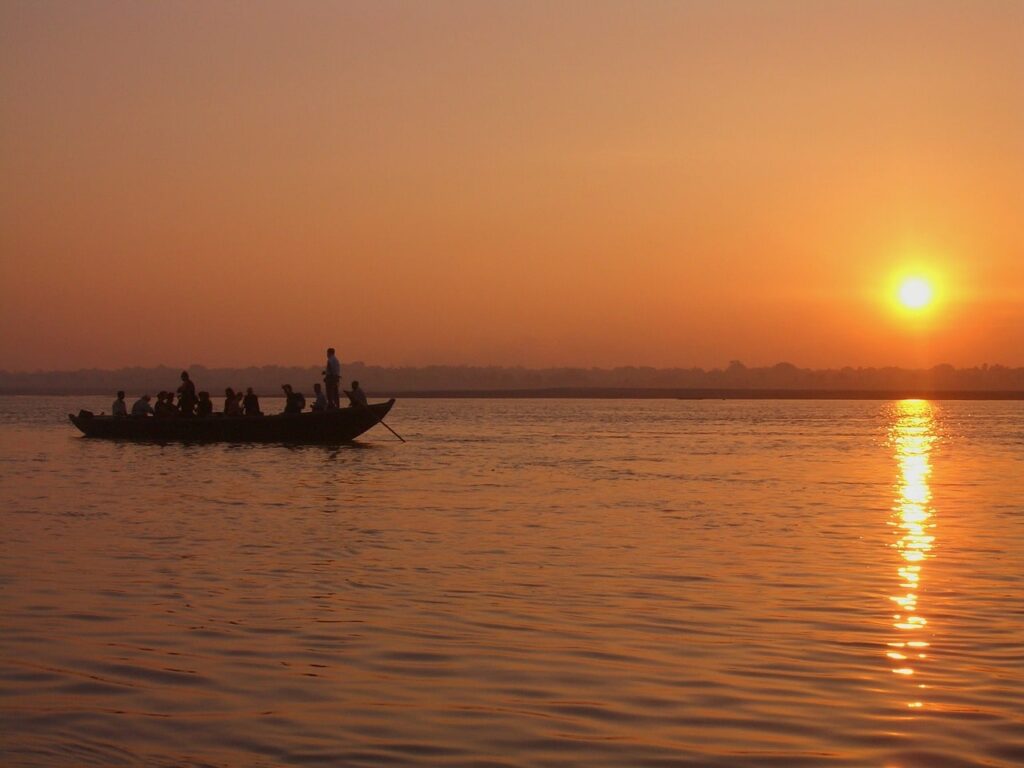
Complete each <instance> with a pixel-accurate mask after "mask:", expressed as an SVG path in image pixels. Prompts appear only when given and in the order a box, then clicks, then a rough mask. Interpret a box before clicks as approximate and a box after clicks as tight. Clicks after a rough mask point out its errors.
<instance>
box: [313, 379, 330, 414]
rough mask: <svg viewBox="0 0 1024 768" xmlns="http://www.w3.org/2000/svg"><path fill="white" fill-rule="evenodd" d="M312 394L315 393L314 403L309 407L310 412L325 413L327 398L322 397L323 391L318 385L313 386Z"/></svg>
mask: <svg viewBox="0 0 1024 768" xmlns="http://www.w3.org/2000/svg"><path fill="white" fill-rule="evenodd" d="M313 392H315V393H316V402H315V403H313V405H311V406H310V410H311V411H326V410H327V398H326V397H324V393H323V390H322V389H321V388H320V385H319V384H314V385H313Z"/></svg>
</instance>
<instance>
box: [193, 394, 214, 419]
mask: <svg viewBox="0 0 1024 768" xmlns="http://www.w3.org/2000/svg"><path fill="white" fill-rule="evenodd" d="M212 415H213V400H211V399H210V393H209V392H207V391H206V390H205V389H204V390H203V391H202V392H200V393H199V401H198V402H197V403H196V416H212Z"/></svg>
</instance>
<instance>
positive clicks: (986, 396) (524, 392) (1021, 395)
mask: <svg viewBox="0 0 1024 768" xmlns="http://www.w3.org/2000/svg"><path fill="white" fill-rule="evenodd" d="M365 389H366V390H367V394H368V395H369V397H371V398H374V399H380V398H390V397H394V398H398V399H403V398H404V399H410V398H423V399H431V398H434V399H436V398H455V399H458V398H468V399H487V398H492V399H519V400H530V399H581V400H587V399H590V400H911V399H920V400H1024V391H1022V390H1007V391H997V390H993V391H986V390H927V389H884V390H865V389H680V388H654V387H549V388H545V389H422V390H401V389H384V390H374V389H372V388H370V387H366V388H365ZM109 394H111V393H110V392H99V391H74V392H53V391H32V390H21V391H18V390H15V391H3V390H0V396H14V397H43V396H54V395H56V396H68V397H72V396H78V397H100V396H106V395H109ZM277 395H278V393H277V392H273V391H271V392H269V393H268V394H266V395H263V397H264V398H267V399H272V398H274V397H276V396H277Z"/></svg>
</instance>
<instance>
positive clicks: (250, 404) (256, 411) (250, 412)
mask: <svg viewBox="0 0 1024 768" xmlns="http://www.w3.org/2000/svg"><path fill="white" fill-rule="evenodd" d="M242 408H244V409H245V415H246V416H262V415H263V414H262V413H260V399H259V398H258V397H256V393H255V392H253V391H252V387H249V388H248V389H247V390H245V397H244V398H243V399H242Z"/></svg>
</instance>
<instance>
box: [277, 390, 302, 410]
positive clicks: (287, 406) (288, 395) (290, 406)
mask: <svg viewBox="0 0 1024 768" xmlns="http://www.w3.org/2000/svg"><path fill="white" fill-rule="evenodd" d="M281 389H283V390H284V411H283V413H302V411H303V410H305V408H306V398H305V397H303V396H302V393H301V392H296V391H294V390H293V389H292V385H291V384H282V385H281Z"/></svg>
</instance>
